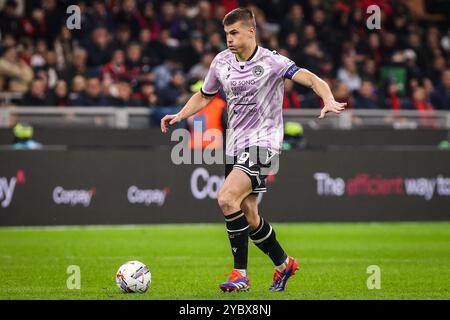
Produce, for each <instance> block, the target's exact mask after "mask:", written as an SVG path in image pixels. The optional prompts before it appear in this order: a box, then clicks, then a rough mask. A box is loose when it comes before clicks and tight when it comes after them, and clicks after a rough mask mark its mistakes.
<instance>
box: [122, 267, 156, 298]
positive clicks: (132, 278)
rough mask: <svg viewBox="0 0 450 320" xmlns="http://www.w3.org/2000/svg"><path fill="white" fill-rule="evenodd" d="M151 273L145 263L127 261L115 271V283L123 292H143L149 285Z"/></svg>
mask: <svg viewBox="0 0 450 320" xmlns="http://www.w3.org/2000/svg"><path fill="white" fill-rule="evenodd" d="M151 282H152V275H151V273H150V270H149V269H148V268H147V266H146V265H145V264H143V263H142V262H139V261H128V262H126V263H124V264H123V265H121V266H120V268H119V270H117V273H116V283H117V286H118V287H119V289H120V290H121V291H122V292H125V293H136V292H137V293H144V292H146V291H147V289H148V288H149V287H150V283H151Z"/></svg>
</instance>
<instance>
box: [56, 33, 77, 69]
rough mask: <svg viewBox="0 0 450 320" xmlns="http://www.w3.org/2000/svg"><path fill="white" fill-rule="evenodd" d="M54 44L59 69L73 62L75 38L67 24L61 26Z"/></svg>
mask: <svg viewBox="0 0 450 320" xmlns="http://www.w3.org/2000/svg"><path fill="white" fill-rule="evenodd" d="M53 46H54V49H55V52H56V57H57V61H58V62H57V63H58V68H59V69H62V68H64V66H66V65H68V64H70V63H72V55H73V50H74V46H73V39H72V33H71V32H70V30H69V29H67V27H66V26H63V27H61V30H60V33H59V36H58V37H57V38H56V40H55V43H54V45H53Z"/></svg>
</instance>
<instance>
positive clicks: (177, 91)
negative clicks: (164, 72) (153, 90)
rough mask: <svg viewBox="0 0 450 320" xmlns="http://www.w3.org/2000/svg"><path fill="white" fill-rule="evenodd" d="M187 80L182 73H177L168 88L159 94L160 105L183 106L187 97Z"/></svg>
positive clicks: (173, 75)
mask: <svg viewBox="0 0 450 320" xmlns="http://www.w3.org/2000/svg"><path fill="white" fill-rule="evenodd" d="M186 93H187V92H186V89H185V78H184V76H183V74H182V72H181V71H175V72H174V73H173V74H172V76H171V78H170V82H169V84H168V86H166V87H164V88H163V89H161V90H160V91H159V92H158V96H159V100H158V102H159V104H160V105H162V106H175V105H179V104H182V102H181V101H182V100H183V99H184V98H185V95H186Z"/></svg>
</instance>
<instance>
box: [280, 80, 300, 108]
mask: <svg viewBox="0 0 450 320" xmlns="http://www.w3.org/2000/svg"><path fill="white" fill-rule="evenodd" d="M293 88H294V83H293V82H292V81H288V80H286V81H284V97H283V109H300V106H301V104H300V97H299V96H298V93H297V92H296V91H295V90H293Z"/></svg>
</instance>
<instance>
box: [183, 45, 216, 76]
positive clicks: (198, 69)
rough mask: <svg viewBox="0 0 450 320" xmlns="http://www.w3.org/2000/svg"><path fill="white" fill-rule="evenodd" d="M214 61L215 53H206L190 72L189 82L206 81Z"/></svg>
mask: <svg viewBox="0 0 450 320" xmlns="http://www.w3.org/2000/svg"><path fill="white" fill-rule="evenodd" d="M213 59H214V53H212V52H206V53H205V54H203V55H202V57H201V61H200V63H197V64H196V65H194V66H193V67H192V68H191V70H189V74H188V80H189V81H190V82H197V81H198V80H203V79H205V78H206V75H207V73H208V71H209V67H210V65H211V62H212V61H213Z"/></svg>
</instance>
